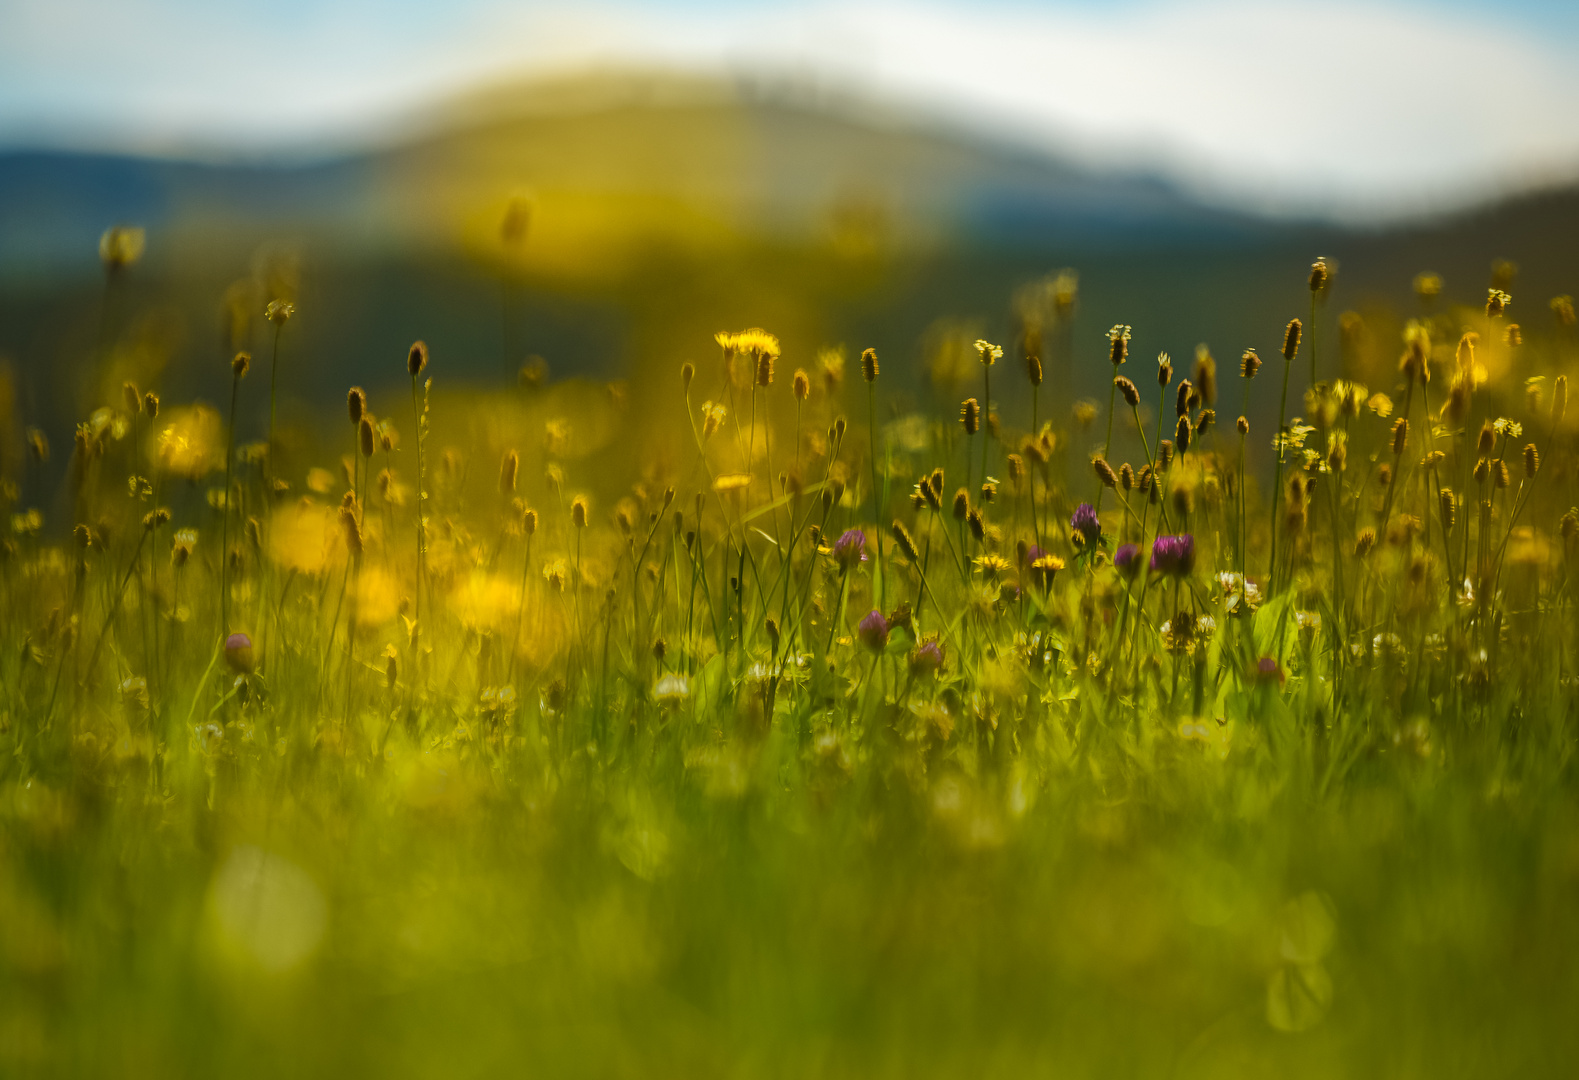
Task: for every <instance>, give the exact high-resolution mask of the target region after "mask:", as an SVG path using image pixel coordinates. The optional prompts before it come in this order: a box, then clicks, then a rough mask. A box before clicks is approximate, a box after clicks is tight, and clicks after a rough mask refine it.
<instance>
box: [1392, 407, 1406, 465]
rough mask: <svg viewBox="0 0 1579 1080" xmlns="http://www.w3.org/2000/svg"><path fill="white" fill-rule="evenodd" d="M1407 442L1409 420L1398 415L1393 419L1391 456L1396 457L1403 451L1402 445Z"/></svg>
mask: <svg viewBox="0 0 1579 1080" xmlns="http://www.w3.org/2000/svg"><path fill="white" fill-rule="evenodd" d="M1408 442H1409V421H1408V420H1405V419H1404V418H1403V417H1401V416H1400V417H1399V418H1398V419H1397V420H1394V421H1393V457H1398V456H1399V455H1400V454H1402V453H1403V452H1404V446H1405V445H1407V444H1408Z"/></svg>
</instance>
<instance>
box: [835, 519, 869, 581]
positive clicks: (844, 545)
mask: <svg viewBox="0 0 1579 1080" xmlns="http://www.w3.org/2000/svg"><path fill="white" fill-rule="evenodd" d="M833 558H834V561H836V562H837V563H838V564H839V569H841V570H843V571H845V572H848V571H849V570H850V568H851V567H852V566H854V565H856V564H857V563H863V562H865V561H866V534H865V533H864V532H862V531H861V530H860V529H846V530H845V531H844V533H843V534H842V535H840V537H839V539H837V540H835V541H834V544H833Z"/></svg>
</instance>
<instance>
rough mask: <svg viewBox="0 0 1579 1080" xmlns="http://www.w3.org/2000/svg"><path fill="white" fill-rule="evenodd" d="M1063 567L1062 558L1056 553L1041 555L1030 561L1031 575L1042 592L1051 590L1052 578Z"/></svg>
mask: <svg viewBox="0 0 1579 1080" xmlns="http://www.w3.org/2000/svg"><path fill="white" fill-rule="evenodd" d="M1063 568H1064V560H1062V559H1060V558H1059V557H1058V556H1057V555H1041V556H1038V557H1037V558H1036V559H1034V560H1032V562H1031V576H1032V577H1034V578H1035V579H1036V583H1037V585H1039V586H1040V587H1041V590H1042V592H1044V593H1047V592H1051V591H1052V588H1053V579H1054V578H1055V577H1056V576H1057V575H1058V571H1060V570H1062V569H1063Z"/></svg>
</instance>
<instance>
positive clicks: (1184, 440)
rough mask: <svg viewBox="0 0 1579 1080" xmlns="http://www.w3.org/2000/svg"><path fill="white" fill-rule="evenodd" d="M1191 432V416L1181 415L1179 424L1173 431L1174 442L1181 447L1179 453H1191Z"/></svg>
mask: <svg viewBox="0 0 1579 1080" xmlns="http://www.w3.org/2000/svg"><path fill="white" fill-rule="evenodd" d="M1191 434H1192V432H1191V430H1190V418H1189V417H1188V416H1180V417H1179V423H1178V426H1177V427H1176V428H1175V429H1174V433H1173V441H1174V444H1175V445H1176V446H1177V447H1178V448H1179V453H1181V454H1187V453H1189V451H1190V438H1191Z"/></svg>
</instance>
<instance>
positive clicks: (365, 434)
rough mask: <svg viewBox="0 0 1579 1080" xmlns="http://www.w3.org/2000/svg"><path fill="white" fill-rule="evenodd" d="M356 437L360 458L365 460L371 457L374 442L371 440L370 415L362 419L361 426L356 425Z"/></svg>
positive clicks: (371, 422) (371, 423)
mask: <svg viewBox="0 0 1579 1080" xmlns="http://www.w3.org/2000/svg"><path fill="white" fill-rule="evenodd" d="M356 437H357V445H358V446H360V447H361V450H362V456H363V457H365V458H370V457H372V456H373V447H374V445H375V440H374V438H373V417H372V415H371V414H369V415H367V416H364V417H362V422H361V424H359V425H357V429H356Z"/></svg>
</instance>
